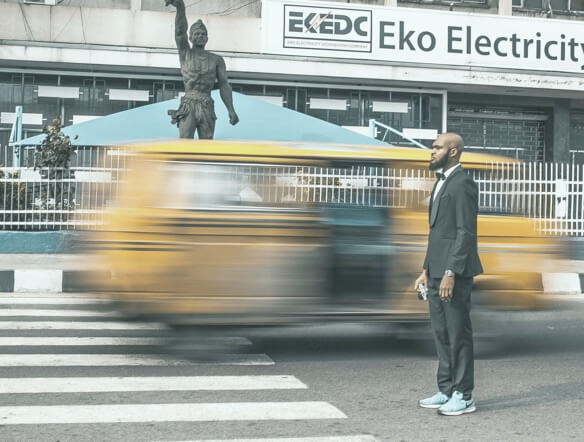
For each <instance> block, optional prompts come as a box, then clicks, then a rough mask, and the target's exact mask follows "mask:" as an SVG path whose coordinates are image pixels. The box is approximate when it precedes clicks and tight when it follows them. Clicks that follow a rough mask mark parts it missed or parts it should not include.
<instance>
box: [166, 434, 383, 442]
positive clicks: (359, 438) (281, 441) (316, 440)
mask: <svg viewBox="0 0 584 442" xmlns="http://www.w3.org/2000/svg"><path fill="white" fill-rule="evenodd" d="M156 442H170V441H156ZM175 442H179V441H175ZM180 442H378V439H377V438H375V437H373V436H371V435H368V434H355V435H350V436H315V437H269V438H259V439H205V440H203V439H197V440H192V441H186V440H185V441H180Z"/></svg>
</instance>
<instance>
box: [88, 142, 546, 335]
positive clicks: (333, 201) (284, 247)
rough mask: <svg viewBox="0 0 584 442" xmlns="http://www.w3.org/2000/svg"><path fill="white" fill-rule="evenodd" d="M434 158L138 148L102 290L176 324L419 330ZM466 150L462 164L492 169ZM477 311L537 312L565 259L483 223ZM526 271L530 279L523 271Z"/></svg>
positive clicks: (485, 218)
mask: <svg viewBox="0 0 584 442" xmlns="http://www.w3.org/2000/svg"><path fill="white" fill-rule="evenodd" d="M429 159H430V154H429V151H427V150H423V149H411V148H399V147H392V146H388V147H387V148H379V147H370V146H368V147H360V146H345V145H319V144H315V143H311V144H300V143H265V142H257V143H254V142H234V141H177V142H161V143H155V144H148V145H144V146H140V147H134V148H132V149H131V155H130V162H129V167H128V169H129V171H128V173H127V175H126V176H125V178H124V182H123V184H122V185H121V187H120V192H119V197H118V199H117V200H116V201H115V203H114V204H113V206H112V207H111V208H110V209H109V210H108V212H107V214H106V216H105V221H104V224H103V228H102V229H100V230H99V231H97V232H95V233H93V234H92V235H91V237H90V239H89V244H90V246H91V248H92V250H93V251H94V253H95V256H96V259H99V261H100V262H101V264H102V265H104V266H106V267H107V268H108V269H109V271H110V273H111V275H112V277H111V279H108V280H99V281H93V282H94V283H95V284H97V285H98V288H99V289H100V290H103V291H106V292H108V293H109V294H110V296H112V297H113V298H114V299H115V300H116V301H117V302H118V304H119V306H120V308H121V309H122V311H124V312H126V313H127V314H130V315H135V316H140V317H149V318H156V319H159V320H163V321H166V322H168V323H171V324H198V325H233V326H238V325H246V324H250V325H270V324H281V323H294V322H301V321H315V322H322V321H331V320H343V321H344V320H358V321H368V320H375V321H386V320H387V321H420V320H422V321H423V320H426V319H427V318H428V308H427V305H426V303H424V302H422V301H419V300H418V299H417V296H416V293H415V291H414V290H413V288H412V286H413V281H414V279H415V277H416V276H417V275H418V274H419V271H420V269H421V266H422V262H423V257H424V252H425V247H426V239H427V234H428V214H427V210H428V209H427V203H428V199H429V195H430V190H431V188H432V185H433V183H434V178H433V176H432V175H431V174H430V173H429V172H428V163H429ZM497 161H500V162H508V161H512V160H509V159H507V158H496V157H493V156H487V155H484V154H478V153H470V152H465V153H464V154H463V157H462V165H463V167H464V168H466V169H467V170H470V171H471V172H472V173H483V174H488V173H489V171H490V170H491V169H490V168H491V164H492V163H493V162H497ZM478 234H479V249H480V250H479V253H480V256H481V259H482V261H483V265H484V268H485V273H484V274H483V275H481V276H479V277H477V278H476V284H475V285H476V287H475V288H476V290H475V292H474V293H473V302H474V303H475V304H481V305H489V306H490V307H493V308H526V307H528V308H533V307H536V306H537V305H538V302H539V300H540V296H539V295H540V294H541V291H542V287H541V276H540V273H539V272H538V269H541V268H542V265H543V264H542V260H544V259H548V258H549V257H550V256H552V255H551V254H553V252H554V245H553V243H551V242H550V240H549V239H546V238H543V237H541V236H540V235H538V234H537V232H535V230H534V228H533V226H532V224H531V222H530V221H529V220H528V219H527V218H524V217H521V216H516V215H513V214H509V213H497V212H495V213H487V214H480V215H479V226H478ZM525 269H529V271H526V270H525Z"/></svg>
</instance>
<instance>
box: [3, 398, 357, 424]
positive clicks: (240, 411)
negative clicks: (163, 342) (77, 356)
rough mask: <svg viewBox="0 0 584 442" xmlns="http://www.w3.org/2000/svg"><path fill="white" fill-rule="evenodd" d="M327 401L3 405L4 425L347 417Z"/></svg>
mask: <svg viewBox="0 0 584 442" xmlns="http://www.w3.org/2000/svg"><path fill="white" fill-rule="evenodd" d="M346 417H347V416H346V415H345V414H344V413H343V412H342V411H340V410H339V409H338V408H336V407H334V406H333V405H331V404H329V403H328V402H316V401H315V402H310V401H306V402H227V403H198V404H197V403H191V404H188V403H187V404H122V405H119V404H117V405H50V406H16V407H0V422H1V423H2V425H28V424H37V425H38V424H85V423H124V422H210V421H248V420H254V421H257V420H263V421H265V420H291V419H345V418H346Z"/></svg>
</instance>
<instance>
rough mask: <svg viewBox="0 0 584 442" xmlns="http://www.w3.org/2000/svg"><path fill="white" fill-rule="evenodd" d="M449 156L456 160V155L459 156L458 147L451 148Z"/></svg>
mask: <svg viewBox="0 0 584 442" xmlns="http://www.w3.org/2000/svg"><path fill="white" fill-rule="evenodd" d="M449 154H450V156H451V157H452V158H454V157H455V156H456V155H458V147H451V148H450V152H449Z"/></svg>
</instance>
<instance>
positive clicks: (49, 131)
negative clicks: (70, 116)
mask: <svg viewBox="0 0 584 442" xmlns="http://www.w3.org/2000/svg"><path fill="white" fill-rule="evenodd" d="M62 128H63V126H62V124H61V119H60V118H59V117H56V118H54V119H53V122H52V124H50V125H47V126H45V127H44V128H43V133H45V134H46V137H45V139H44V140H43V142H42V144H41V145H40V146H37V148H36V152H35V170H36V169H37V168H38V169H42V168H46V167H48V168H61V169H63V170H68V169H69V161H70V160H71V155H72V154H73V153H74V151H75V148H74V147H73V145H72V144H71V138H70V137H69V136H65V134H64V133H63V131H62V130H61V129H62ZM74 139H75V140H76V139H77V135H76V136H75V137H74Z"/></svg>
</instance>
